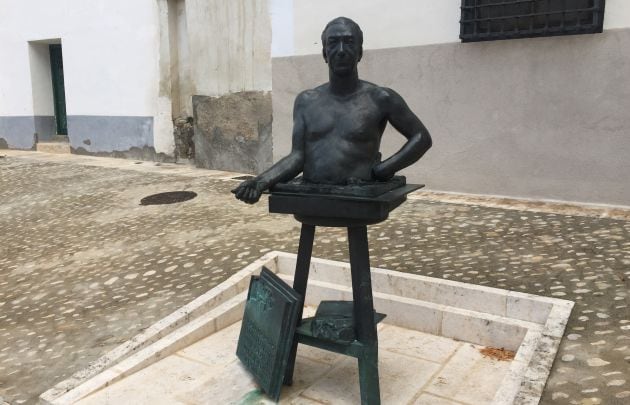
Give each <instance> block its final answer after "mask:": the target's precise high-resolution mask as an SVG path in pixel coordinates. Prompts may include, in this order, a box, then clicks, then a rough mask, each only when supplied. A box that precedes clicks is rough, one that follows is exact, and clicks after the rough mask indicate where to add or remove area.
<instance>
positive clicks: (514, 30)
mask: <svg viewBox="0 0 630 405" xmlns="http://www.w3.org/2000/svg"><path fill="white" fill-rule="evenodd" d="M604 5H605V0H462V7H461V9H462V17H461V20H460V35H459V37H460V38H461V40H462V42H475V41H492V40H497V39H510V38H526V37H541V36H552V35H572V34H590V33H596V32H602V28H603V25H604Z"/></svg>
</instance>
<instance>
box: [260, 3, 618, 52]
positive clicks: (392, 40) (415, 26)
mask: <svg viewBox="0 0 630 405" xmlns="http://www.w3.org/2000/svg"><path fill="white" fill-rule="evenodd" d="M460 5H461V0H362V1H361V2H351V1H338V0H318V1H312V0H272V3H271V6H270V10H271V15H272V24H273V45H272V56H274V57H276V56H277V57H280V56H293V55H307V54H315V53H320V52H321V43H320V39H319V36H320V34H321V32H322V29H323V27H324V26H325V25H326V23H327V22H328V21H330V20H332V19H333V18H335V17H338V16H345V17H350V18H352V19H353V20H355V21H356V22H357V23H359V25H361V28H362V29H363V31H364V32H367V33H370V35H366V38H365V43H364V48H365V49H384V48H396V47H403V46H417V45H428V44H440V43H449V42H459V17H460V11H459V7H460ZM626 27H630V1H628V0H607V1H606V14H605V19H604V29H614V28H626Z"/></svg>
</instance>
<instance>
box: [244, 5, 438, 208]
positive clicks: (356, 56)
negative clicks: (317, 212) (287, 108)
mask: <svg viewBox="0 0 630 405" xmlns="http://www.w3.org/2000/svg"><path fill="white" fill-rule="evenodd" d="M322 45H323V50H322V51H323V55H324V61H326V63H327V64H328V72H329V81H328V83H325V84H322V85H321V86H319V87H316V88H314V89H312V90H306V91H303V92H302V93H300V94H299V95H298V96H297V98H296V99H295V104H294V107H293V144H292V150H291V153H290V154H289V155H287V156H285V157H284V158H282V159H281V160H280V161H278V162H277V163H276V164H274V165H273V166H272V167H271V168H269V169H268V170H266V171H265V172H264V173H262V174H260V175H259V176H257V177H255V178H254V179H251V180H246V181H244V182H243V183H241V184H240V185H239V186H238V187H237V188H236V189H234V190H232V192H233V193H234V194H235V195H236V198H238V199H239V200H242V201H245V202H246V203H249V204H253V203H255V202H257V201H258V200H259V198H260V195H261V194H262V192H263V191H265V190H267V189H269V188H271V187H273V186H274V185H275V184H276V183H279V182H286V181H289V180H291V179H293V178H294V177H295V176H297V175H298V174H300V173H301V172H302V173H303V181H304V182H306V183H315V184H334V185H346V184H357V183H359V184H361V183H370V182H383V181H388V180H389V179H391V178H392V177H393V176H394V174H395V173H396V172H397V171H399V170H401V169H403V168H405V167H407V166H409V165H411V164H412V163H414V162H416V161H417V160H418V159H420V158H421V157H422V155H424V153H425V152H426V151H427V150H428V149H429V148H430V147H431V136H430V135H429V132H428V131H427V129H426V128H425V127H424V125H423V124H422V122H421V121H420V119H419V118H418V117H417V116H416V115H415V114H414V113H413V112H412V111H411V110H410V109H409V107H408V106H407V104H406V103H405V101H404V100H403V99H402V97H401V96H400V95H399V94H398V93H396V92H395V91H393V90H391V89H388V88H385V87H380V86H377V85H375V84H373V83H370V82H366V81H364V80H360V79H359V74H358V70H357V64H358V63H359V61H360V60H361V57H362V55H363V32H362V31H361V28H360V27H359V25H358V24H357V23H355V22H354V21H352V20H351V19H349V18H345V17H339V18H335V19H334V20H332V21H331V22H329V23H328V24H327V25H326V28H324V31H323V33H322ZM388 122H389V123H390V124H391V125H392V126H393V127H394V128H396V130H398V132H400V133H401V134H402V135H403V136H404V137H406V138H407V142H406V143H405V145H404V146H403V147H402V148H401V149H400V150H399V151H398V152H396V153H395V154H394V155H392V156H391V157H390V158H388V159H386V160H385V161H381V154H380V153H379V148H380V143H381V137H382V135H383V132H384V130H385V127H386V125H387V123H388Z"/></svg>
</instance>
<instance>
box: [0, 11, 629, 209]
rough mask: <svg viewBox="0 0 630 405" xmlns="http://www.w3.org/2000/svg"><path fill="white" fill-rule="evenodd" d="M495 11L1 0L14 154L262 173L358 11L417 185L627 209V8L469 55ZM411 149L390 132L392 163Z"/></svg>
mask: <svg viewBox="0 0 630 405" xmlns="http://www.w3.org/2000/svg"><path fill="white" fill-rule="evenodd" d="M484 1H485V0H478V1H477V2H474V3H472V2H467V0H465V1H464V2H462V1H461V0H440V1H434V0H387V1H385V0H367V1H362V2H360V3H357V2H354V3H353V2H339V1H334V0H318V1H316V2H315V1H308V0H230V1H227V0H137V1H133V2H130V1H124V0H108V1H105V0H91V1H83V0H59V1H55V2H48V1H45V0H25V1H20V2H14V1H8V0H0V44H1V46H0V60H2V61H4V63H2V64H0V147H5V148H6V147H8V148H20V149H30V148H33V147H34V146H35V144H36V142H38V141H42V140H47V139H50V138H52V137H53V135H56V134H61V135H65V134H63V132H67V137H68V142H69V143H70V146H71V147H72V150H73V152H74V153H87V154H96V155H101V154H102V155H113V156H127V157H134V158H145V159H157V160H167V161H173V160H188V161H194V162H195V164H196V165H197V166H199V167H207V168H215V169H224V170H234V171H242V172H249V173H257V172H260V171H262V170H263V169H264V168H266V167H268V166H269V165H270V164H272V162H273V161H277V160H278V159H279V158H280V157H282V156H284V155H285V154H286V153H288V151H289V149H290V147H291V139H290V134H291V124H292V118H291V109H292V106H293V99H294V98H295V96H296V95H297V93H298V92H299V91H301V90H303V89H305V88H310V87H314V86H316V85H318V84H321V83H323V82H325V81H326V79H327V68H326V65H325V64H324V62H323V59H322V57H321V43H320V42H321V41H320V34H321V31H322V29H323V27H324V25H325V24H326V23H327V22H328V21H329V20H331V19H332V18H334V17H337V16H339V15H344V16H347V17H350V18H352V19H354V20H355V21H357V22H358V23H359V24H360V25H361V27H362V29H363V32H364V37H365V41H364V49H365V53H364V59H363V60H362V61H361V63H360V64H359V72H360V76H361V77H362V78H363V79H365V80H369V81H372V82H374V83H377V84H379V85H383V86H387V87H391V88H393V89H395V90H396V91H398V92H399V93H400V94H401V95H402V96H403V97H404V98H405V100H406V101H407V102H408V104H409V105H410V107H411V108H412V110H414V111H415V112H416V113H417V114H418V116H419V117H420V118H421V119H422V121H423V122H424V123H425V125H426V126H427V128H428V129H429V130H430V132H431V134H432V136H433V139H434V147H433V149H431V151H430V152H429V153H428V154H427V155H426V156H425V157H424V158H423V159H422V160H421V161H420V162H419V163H417V164H416V165H414V166H412V167H410V168H408V169H407V170H406V171H405V172H404V174H405V175H407V176H408V178H409V180H410V181H414V182H423V183H426V184H427V185H429V186H430V189H433V190H440V191H452V192H465V193H474V194H492V195H502V196H509V197H524V198H534V199H552V200H563V201H577V202H589V203H603V204H612V205H630V187H627V183H628V179H629V178H630V159H628V156H630V137H629V136H628V130H629V128H630V115H629V114H627V111H630V81H629V80H628V77H630V54H629V53H628V52H626V51H625V49H628V48H629V47H630V2H628V1H625V0H606V1H605V8H602V9H600V10H603V26H601V27H600V28H603V32H601V33H595V34H584V35H561V36H543V37H537V38H519V39H507V40H496V41H484V42H469V43H462V41H461V40H460V34H461V33H462V31H461V25H460V20H461V19H462V10H461V9H460V7H461V6H462V4H464V6H466V5H467V4H482V5H483V4H485V3H488V2H487V1H486V2H485V3H484ZM554 2H556V0H532V1H531V2H529V3H528V6H529V7H531V8H530V9H529V11H527V10H525V11H524V12H522V13H521V14H520V17H519V18H520V20H519V19H517V20H516V21H520V22H517V23H515V24H517V25H518V24H521V26H520V28H521V29H525V30H527V28H528V27H527V26H525V27H524V28H523V26H522V22H523V21H533V20H528V18H529V17H528V16H531V15H533V14H535V11H536V9H535V7H539V6H541V5H542V6H544V5H545V4H547V5H549V4H551V5H552V6H553V4H555V3H554ZM518 3H519V4H520V3H527V2H518ZM559 3H560V2H558V4H559ZM566 3H572V2H571V1H569V2H566ZM573 3H575V4H577V5H578V6H579V7H580V10H587V9H591V8H593V7H594V6H596V5H601V6H603V5H604V1H603V0H576V1H574V2H573ZM550 7H551V6H550ZM471 12H472V11H471ZM475 12H477V11H475ZM528 13H529V14H528ZM585 13H586V12H585ZM574 14H575V15H576V16H578V15H580V17H576V19H575V21H573V24H574V25H575V24H577V25H578V26H579V25H580V24H585V21H586V22H588V21H587V20H588V18H587V17H588V15H586V14H584V15H582V14H578V13H574ZM558 15H560V14H556V15H555V17H554V16H552V17H553V18H556V17H557V16H558ZM571 15H573V14H572V13H571V12H569V13H564V14H562V19H563V20H562V24H563V26H564V24H565V23H566V24H567V25H570V19H571ZM475 16H477V14H475ZM464 17H465V16H464ZM600 17H601V16H600ZM545 18H548V17H545ZM505 21H508V20H505ZM478 24H479V26H480V27H482V24H484V22H483V21H480V22H478ZM488 24H491V23H488ZM503 24H504V23H501V30H503V29H504V28H505V27H504V26H503ZM505 24H508V25H509V23H508V22H506V23H505ZM531 24H534V23H531ZM525 25H526V24H525ZM548 25H550V24H548ZM532 27H533V25H530V27H529V28H532ZM485 28H487V29H491V26H490V25H488V26H487V27H485ZM485 28H483V27H482V28H480V29H485ZM534 28H535V27H534ZM476 30H477V28H475V31H476ZM517 31H518V29H517ZM512 36H514V35H512ZM55 49H57V50H55ZM59 53H60V54H61V58H60V59H61V64H62V66H59V56H58V55H59ZM51 57H52V60H51ZM56 61H57V62H56ZM55 63H57V64H55ZM60 71H61V74H60ZM60 80H61V81H62V82H63V90H64V94H63V102H64V104H63V105H62V103H61V97H60V95H59V92H60V90H59V88H60V86H59V82H60ZM62 107H63V108H62ZM63 109H65V122H67V124H66V126H65V127H64V125H60V124H63V122H64V114H63V111H62V110H63ZM403 141H404V139H403V138H402V137H401V136H399V135H397V134H396V132H395V131H392V130H391V129H388V130H387V131H386V133H385V135H384V138H383V146H382V149H383V154H384V155H385V156H386V155H388V154H391V153H393V152H394V151H395V150H397V148H399V147H400V146H401V145H402V142H403Z"/></svg>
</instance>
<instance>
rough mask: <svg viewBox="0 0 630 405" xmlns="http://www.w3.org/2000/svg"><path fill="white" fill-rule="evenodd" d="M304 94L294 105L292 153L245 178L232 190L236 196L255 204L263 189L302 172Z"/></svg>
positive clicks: (298, 97) (299, 96) (304, 130)
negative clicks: (258, 173)
mask: <svg viewBox="0 0 630 405" xmlns="http://www.w3.org/2000/svg"><path fill="white" fill-rule="evenodd" d="M303 108H304V94H303V93H302V94H300V95H298V96H297V97H296V99H295V104H294V106H293V135H292V147H291V153H289V154H288V155H287V156H285V157H283V158H282V159H280V160H279V161H278V162H277V163H276V164H274V165H273V166H271V167H270V168H269V169H267V170H265V171H264V172H263V173H261V174H260V175H258V176H256V177H255V178H253V179H251V180H245V181H244V182H242V183H241V184H239V185H238V187H236V188H235V189H234V190H232V192H233V193H234V194H235V196H236V198H238V199H239V200H242V201H245V202H246V203H248V204H253V203H255V202H257V201H258V200H259V199H260V196H261V194H262V192H263V191H265V190H267V189H269V188H271V187H273V185H274V184H276V183H279V182H283V181H288V180H291V179H292V178H294V177H295V176H297V175H298V174H300V172H302V170H303V168H304V137H305V132H306V129H305V124H304V119H303Z"/></svg>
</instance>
